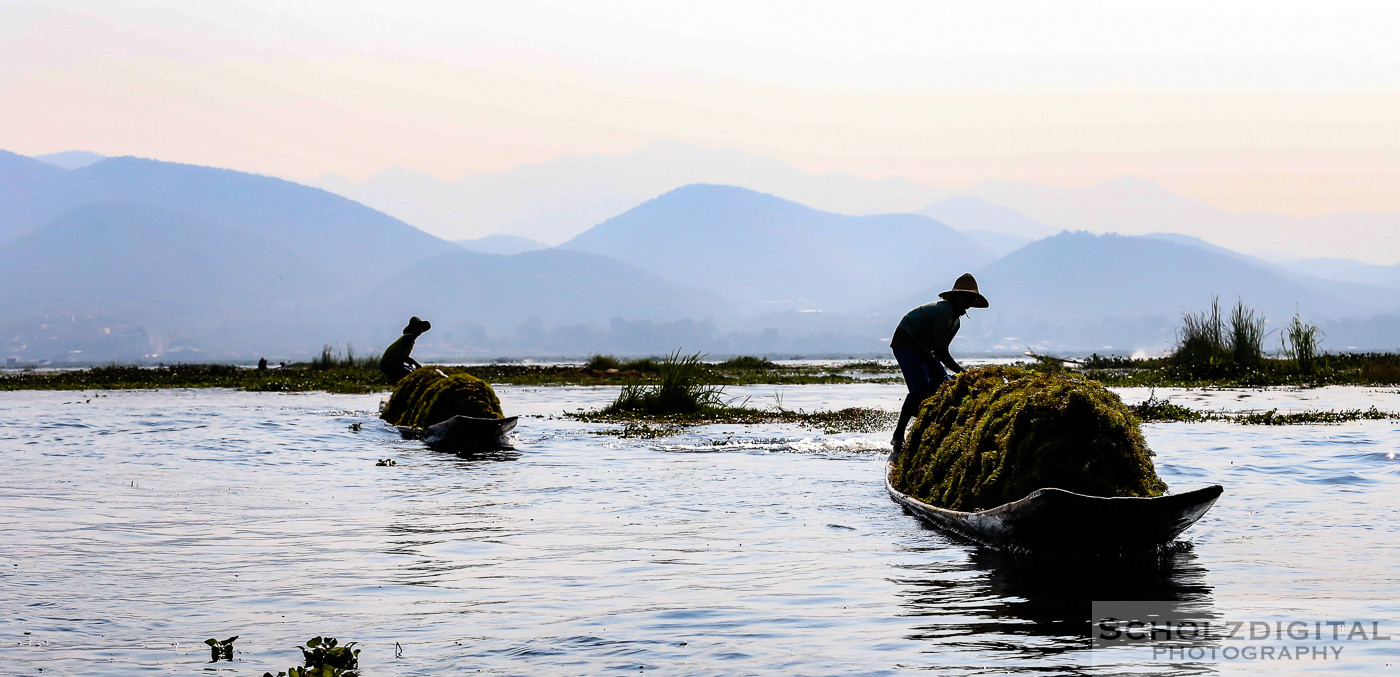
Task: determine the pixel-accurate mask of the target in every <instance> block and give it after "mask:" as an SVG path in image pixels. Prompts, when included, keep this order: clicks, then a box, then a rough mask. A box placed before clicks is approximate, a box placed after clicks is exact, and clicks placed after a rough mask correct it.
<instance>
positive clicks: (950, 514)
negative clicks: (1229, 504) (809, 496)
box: [885, 452, 1225, 553]
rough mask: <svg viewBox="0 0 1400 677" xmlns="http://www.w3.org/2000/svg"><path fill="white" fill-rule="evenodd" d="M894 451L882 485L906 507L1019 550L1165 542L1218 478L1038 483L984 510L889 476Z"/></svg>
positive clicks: (1099, 549)
mask: <svg viewBox="0 0 1400 677" xmlns="http://www.w3.org/2000/svg"><path fill="white" fill-rule="evenodd" d="M898 458H899V455H898V452H895V453H892V454H890V457H889V460H888V461H887V463H886V466H885V489H886V490H888V491H889V492H890V497H891V498H893V499H894V501H895V502H896V503H898V504H900V505H902V506H904V507H905V509H907V510H908V511H909V512H911V513H913V514H914V515H916V516H918V517H919V518H921V519H923V520H924V521H926V522H928V523H929V524H932V525H933V526H934V527H936V528H938V529H941V530H943V531H947V532H951V533H953V534H956V535H957V536H960V537H962V538H964V539H967V540H970V541H972V542H974V543H978V544H981V545H985V546H988V547H991V548H997V549H1000V550H1010V551H1022V552H1073V553H1112V552H1140V551H1144V550H1151V549H1154V548H1159V547H1161V546H1164V545H1167V544H1168V543H1170V542H1171V541H1172V540H1173V539H1175V538H1176V537H1177V536H1179V535H1181V533H1182V532H1183V531H1186V530H1187V529H1188V528H1190V526H1191V525H1192V524H1195V523H1196V520H1198V519H1200V518H1201V516H1202V515H1204V514H1206V511H1207V510H1210V507H1211V506H1212V505H1215V500H1216V499H1217V498H1220V494H1221V493H1223V492H1224V491H1225V489H1224V488H1223V487H1221V486H1220V485H1218V484H1217V485H1214V486H1209V487H1205V488H1202V489H1196V490H1195V491H1188V492H1186V493H1184V494H1172V495H1168V496H1157V497H1154V498H1105V497H1102V496H1086V495H1084V494H1076V493H1074V492H1072V491H1065V490H1064V489H1037V490H1035V491H1033V492H1031V494H1030V495H1029V496H1026V497H1025V498H1023V499H1020V500H1018V501H1012V502H1010V503H1006V504H1004V505H999V506H997V507H995V508H990V509H988V510H981V511H978V512H961V511H958V510H949V509H947V508H940V507H938V506H936V505H930V504H928V503H925V502H923V501H920V500H919V499H917V498H914V497H913V496H909V495H907V494H905V493H903V492H901V491H899V490H898V489H895V488H894V484H892V483H891V482H890V476H891V474H890V473H891V471H892V470H893V469H894V463H895V460H896V459H898Z"/></svg>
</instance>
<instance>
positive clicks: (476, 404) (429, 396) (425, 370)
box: [380, 366, 502, 429]
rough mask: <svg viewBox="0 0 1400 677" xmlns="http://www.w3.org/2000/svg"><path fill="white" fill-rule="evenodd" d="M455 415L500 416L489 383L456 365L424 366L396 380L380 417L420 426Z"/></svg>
mask: <svg viewBox="0 0 1400 677" xmlns="http://www.w3.org/2000/svg"><path fill="white" fill-rule="evenodd" d="M459 415H460V416H471V417H474V418H501V417H502V413H501V401H500V400H499V399H497V397H496V392H495V391H494V390H492V389H491V386H490V385H487V383H486V382H485V381H483V380H481V379H479V378H477V377H475V376H472V375H471V374H468V373H466V371H465V370H464V369H462V368H460V367H434V366H427V367H422V368H419V369H415V370H414V371H412V372H411V373H409V375H408V376H405V377H403V378H402V379H399V382H398V385H397V386H395V388H394V395H393V396H392V397H390V398H389V404H388V406H386V407H385V408H384V412H383V413H381V414H380V418H383V419H384V420H385V421H388V422H389V423H390V424H392V425H396V426H405V427H409V428H419V429H422V428H426V427H428V426H430V425H433V424H434V423H441V422H442V421H446V420H447V419H449V418H452V417H453V416H459Z"/></svg>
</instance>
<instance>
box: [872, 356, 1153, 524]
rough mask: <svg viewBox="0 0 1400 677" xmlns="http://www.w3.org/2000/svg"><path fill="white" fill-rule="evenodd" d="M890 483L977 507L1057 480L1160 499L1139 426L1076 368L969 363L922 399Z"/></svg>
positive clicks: (1087, 490) (925, 497)
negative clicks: (968, 367)
mask: <svg viewBox="0 0 1400 677" xmlns="http://www.w3.org/2000/svg"><path fill="white" fill-rule="evenodd" d="M890 480H891V483H892V484H893V486H894V488H896V489H898V490H899V491H902V492H904V493H905V494H908V495H910V496H913V497H915V498H918V499H920V500H922V501H925V502H927V503H931V504H933V505H937V506H942V507H945V508H950V509H953V510H969V511H970V510H985V509H987V508H992V507H996V506H998V505H1001V504H1003V503H1007V502H1010V501H1015V500H1017V499H1020V498H1024V497H1025V496H1026V495H1027V494H1030V493H1031V492H1032V491H1035V490H1036V489H1041V488H1047V487H1057V488H1060V489H1066V490H1069V491H1074V492H1077V493H1081V494H1088V495H1091V496H1160V495H1162V493H1163V492H1165V491H1166V489H1167V485H1166V483H1165V482H1163V481H1162V480H1161V478H1159V477H1158V476H1157V471H1156V469H1155V468H1154V467H1153V465H1152V451H1151V450H1150V449H1148V448H1147V443H1146V442H1145V441H1144V440H1143V437H1142V429H1141V424H1140V422H1139V421H1138V419H1137V417H1136V416H1134V415H1133V413H1132V411H1131V410H1129V409H1128V407H1127V406H1125V405H1124V404H1123V402H1122V400H1120V399H1118V396H1117V395H1114V394H1113V393H1112V392H1110V391H1109V390H1108V389H1107V388H1104V387H1103V386H1102V385H1100V384H1099V383H1097V382H1096V381H1093V380H1090V379H1087V378H1085V377H1083V376H1080V375H1078V374H1067V373H1055V372H1045V371H1037V370H1030V369H1024V368H1019V367H1009V366H991V367H982V368H979V369H971V370H968V371H965V372H963V373H962V374H959V375H958V376H957V377H956V378H954V379H952V380H950V381H949V382H947V383H945V384H944V385H943V386H942V387H941V388H939V390H938V392H937V394H935V395H934V396H932V397H930V398H928V399H927V400H925V401H924V403H923V406H922V407H921V408H920V410H919V413H918V415H917V416H916V417H915V419H914V422H913V424H912V426H911V430H910V432H909V437H908V442H907V443H906V447H905V450H904V452H903V453H902V454H901V455H900V458H898V459H897V460H896V462H895V466H894V468H893V470H892V471H891V475H890Z"/></svg>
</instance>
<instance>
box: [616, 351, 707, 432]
mask: <svg viewBox="0 0 1400 677" xmlns="http://www.w3.org/2000/svg"><path fill="white" fill-rule="evenodd" d="M700 359H701V355H700V353H695V354H694V355H681V354H680V351H679V350H677V351H676V352H673V353H671V354H669V355H667V356H666V357H665V358H664V359H662V360H661V362H660V363H659V364H658V365H657V366H658V372H657V373H658V376H659V377H660V382H659V383H656V384H653V385H643V384H638V383H629V384H627V385H624V386H623V387H622V391H621V392H620V393H618V395H617V399H616V400H614V401H613V403H612V404H610V405H608V406H607V407H606V408H604V409H603V413H604V414H619V413H632V414H647V415H651V416H665V415H668V414H681V415H685V414H699V413H702V412H705V411H713V410H721V409H724V408H725V402H724V400H723V396H724V387H723V386H718V385H712V384H710V383H707V382H706V378H705V377H706V374H705V369H704V366H703V364H704V363H702V362H701V361H700Z"/></svg>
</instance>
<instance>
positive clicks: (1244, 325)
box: [1230, 300, 1264, 367]
mask: <svg viewBox="0 0 1400 677" xmlns="http://www.w3.org/2000/svg"><path fill="white" fill-rule="evenodd" d="M1230 358H1231V360H1233V361H1234V363H1235V364H1237V365H1239V366H1242V367H1258V366H1259V363H1260V362H1262V361H1263V360H1264V315H1263V314H1262V313H1256V312H1255V311H1254V310H1253V309H1252V308H1249V307H1247V306H1245V305H1244V301H1243V300H1239V301H1236V302H1235V307H1234V309H1233V310H1231V311H1230Z"/></svg>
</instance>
